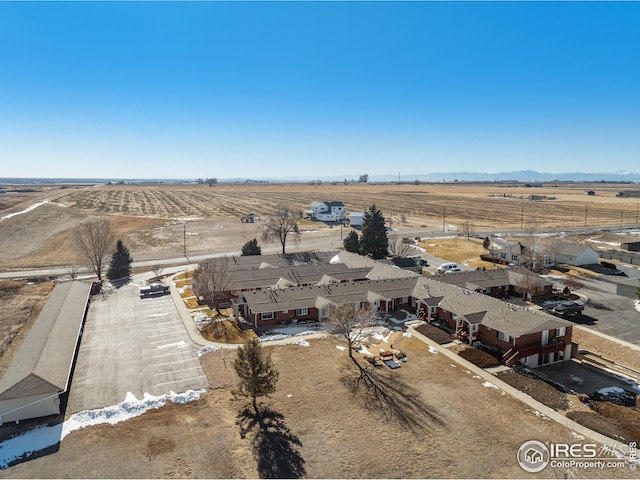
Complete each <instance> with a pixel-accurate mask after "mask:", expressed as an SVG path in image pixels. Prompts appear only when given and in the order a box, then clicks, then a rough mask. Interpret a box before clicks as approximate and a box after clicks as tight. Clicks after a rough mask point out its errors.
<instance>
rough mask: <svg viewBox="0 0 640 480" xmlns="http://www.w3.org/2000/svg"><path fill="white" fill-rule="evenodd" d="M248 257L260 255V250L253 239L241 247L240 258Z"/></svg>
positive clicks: (256, 241)
mask: <svg viewBox="0 0 640 480" xmlns="http://www.w3.org/2000/svg"><path fill="white" fill-rule="evenodd" d="M248 255H262V249H261V248H260V246H259V245H258V240H257V239H255V238H254V239H253V240H249V241H248V242H247V243H245V244H244V245H243V246H242V256H244V257H246V256H248Z"/></svg>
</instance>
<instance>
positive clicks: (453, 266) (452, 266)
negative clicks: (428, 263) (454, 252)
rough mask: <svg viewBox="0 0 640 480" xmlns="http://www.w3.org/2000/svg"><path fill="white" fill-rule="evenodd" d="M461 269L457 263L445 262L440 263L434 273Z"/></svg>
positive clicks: (459, 270)
mask: <svg viewBox="0 0 640 480" xmlns="http://www.w3.org/2000/svg"><path fill="white" fill-rule="evenodd" d="M461 271H462V269H461V268H460V267H459V266H458V264H457V263H453V262H447V263H443V264H442V265H440V266H439V267H438V268H436V273H448V272H451V273H453V272H461Z"/></svg>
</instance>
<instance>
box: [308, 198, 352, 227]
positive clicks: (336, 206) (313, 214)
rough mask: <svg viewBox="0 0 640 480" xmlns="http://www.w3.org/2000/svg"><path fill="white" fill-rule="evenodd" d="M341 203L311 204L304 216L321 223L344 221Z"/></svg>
mask: <svg viewBox="0 0 640 480" xmlns="http://www.w3.org/2000/svg"><path fill="white" fill-rule="evenodd" d="M344 213H345V212H344V204H343V203H342V202H333V201H332V202H312V203H311V206H310V207H309V210H307V212H306V214H307V217H308V218H312V219H314V220H319V221H321V222H341V221H342V220H344Z"/></svg>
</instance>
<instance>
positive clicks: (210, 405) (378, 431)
mask: <svg viewBox="0 0 640 480" xmlns="http://www.w3.org/2000/svg"><path fill="white" fill-rule="evenodd" d="M394 335H395V336H394V337H391V339H390V342H393V344H394V346H395V347H396V348H400V349H402V350H403V351H404V352H405V353H406V354H407V357H408V359H409V361H408V362H407V363H406V364H403V366H402V368H400V369H397V370H393V371H392V370H390V369H388V368H387V367H379V368H378V369H375V370H373V367H370V370H367V371H366V372H365V373H363V372H362V371H360V369H359V368H358V367H357V366H356V365H355V364H354V363H352V362H351V361H350V360H349V359H348V357H347V354H346V353H345V352H344V351H341V350H339V349H337V348H336V345H338V340H336V339H334V338H326V339H317V340H310V347H301V346H294V345H286V346H276V347H272V348H271V352H272V358H273V361H274V363H275V365H276V367H277V368H278V370H279V371H280V380H279V382H278V384H277V392H276V393H275V394H274V395H273V396H272V398H270V399H266V400H265V401H264V402H263V414H262V416H261V417H260V418H255V416H254V415H253V414H252V413H251V412H250V411H245V410H244V406H245V405H246V401H244V400H239V401H237V400H233V399H232V395H231V389H232V385H233V383H234V377H233V374H232V373H230V372H229V369H230V365H231V362H232V360H233V355H232V354H229V352H225V357H224V359H223V358H222V356H221V353H220V352H215V353H210V354H207V355H206V356H205V357H204V361H203V364H204V366H205V369H206V371H207V374H208V375H209V378H210V382H211V385H212V389H211V390H210V391H209V392H208V393H207V394H206V395H204V397H203V398H202V399H201V400H199V401H197V402H194V403H191V404H187V405H173V404H170V405H168V406H166V407H163V408H161V409H159V410H155V411H150V412H148V413H146V414H144V415H142V416H140V417H137V418H134V419H131V420H128V421H127V422H124V423H121V424H118V425H115V426H95V427H87V428H85V429H82V430H77V431H75V432H73V433H71V434H70V435H68V436H67V437H66V438H65V439H64V440H63V442H62V443H61V445H60V449H59V451H57V452H55V453H53V454H51V455H47V456H43V457H41V458H38V459H35V460H32V461H29V462H26V463H23V464H19V465H16V466H14V467H11V468H9V469H7V470H4V471H2V472H0V477H2V478H17V477H20V478H42V477H48V478H51V477H74V478H105V477H111V478H133V477H136V478H150V477H156V478H159V477H167V478H174V477H189V478H241V477H242V478H247V477H253V478H255V477H259V476H261V477H292V476H293V477H299V476H306V477H309V478H450V477H463V478H486V477H501V478H506V477H525V478H527V477H534V476H535V477H540V474H537V475H531V474H528V473H527V472H525V471H523V470H522V469H521V468H520V467H519V466H518V464H517V462H516V452H517V449H518V448H519V446H520V445H521V444H522V443H523V442H524V441H526V440H530V439H533V438H535V439H538V440H540V441H554V442H571V441H574V440H575V439H574V437H572V435H571V432H570V431H568V430H567V429H566V428H564V427H561V426H559V425H558V424H557V423H555V422H553V421H550V420H549V419H546V418H544V417H542V416H539V415H536V412H533V411H531V409H529V408H527V407H526V406H524V405H523V404H521V403H520V402H518V401H516V400H514V399H512V398H511V397H510V396H508V395H503V394H502V393H501V391H500V390H497V389H495V388H487V387H485V386H483V385H482V382H481V381H480V380H478V379H477V378H473V376H472V375H471V374H470V373H468V372H465V371H464V370H463V369H462V368H461V367H459V366H455V365H453V364H451V363H450V362H449V361H448V360H447V359H446V357H444V356H443V355H438V354H432V353H429V349H428V347H427V346H425V345H424V344H422V343H421V342H419V341H418V340H415V339H413V338H406V337H403V336H402V335H401V334H399V333H397V334H394ZM210 356H211V357H210ZM209 357H210V358H209ZM361 358H362V357H361ZM364 363H365V362H364V361H362V364H363V365H364ZM358 379H360V381H358ZM629 473H630V472H628V470H627V471H624V470H622V471H619V472H618V471H616V472H615V476H616V477H617V478H627V477H628V475H629ZM564 474H565V472H564V471H560V470H557V471H556V470H553V469H550V467H548V468H547V470H545V471H544V472H543V476H544V477H546V478H549V477H551V478H557V477H562V476H563V475H564ZM573 474H574V475H576V474H577V475H578V476H580V477H588V478H592V477H596V478H605V477H611V472H610V471H609V472H603V471H591V470H589V471H582V470H581V471H580V472H573Z"/></svg>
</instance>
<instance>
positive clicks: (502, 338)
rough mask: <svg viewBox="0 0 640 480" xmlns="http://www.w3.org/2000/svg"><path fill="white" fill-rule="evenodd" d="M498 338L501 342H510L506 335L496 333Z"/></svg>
mask: <svg viewBox="0 0 640 480" xmlns="http://www.w3.org/2000/svg"><path fill="white" fill-rule="evenodd" d="M498 338H499V339H500V340H502V341H503V342H510V341H511V337H510V336H509V335H507V334H506V333H502V332H498Z"/></svg>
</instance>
